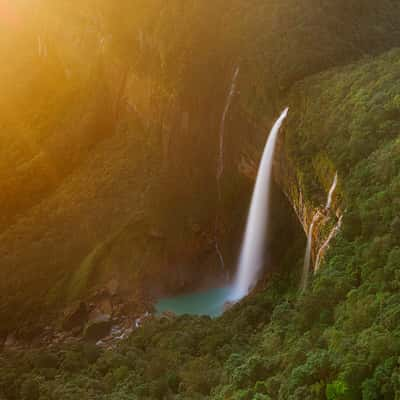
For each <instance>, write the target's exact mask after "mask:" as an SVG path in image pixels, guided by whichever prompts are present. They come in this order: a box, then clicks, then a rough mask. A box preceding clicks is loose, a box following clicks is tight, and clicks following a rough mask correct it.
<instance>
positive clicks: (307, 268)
mask: <svg viewBox="0 0 400 400" xmlns="http://www.w3.org/2000/svg"><path fill="white" fill-rule="evenodd" d="M337 183H338V174H337V173H336V174H335V177H334V178H333V183H332V186H331V187H330V189H329V193H328V198H327V200H326V205H325V212H327V211H329V210H330V208H331V206H332V199H333V194H334V192H335V190H336V186H337ZM321 217H323V215H322V214H321V212H320V211H319V210H318V211H317V212H316V213H315V214H314V217H313V219H312V221H311V225H310V228H309V230H308V235H307V248H306V254H305V256H304V266H303V275H302V278H301V290H302V291H304V290H305V289H306V288H307V285H308V276H309V274H310V267H311V250H312V244H313V233H314V226H315V224H316V223H317V222H318V220H319V219H320V218H321ZM324 218H325V219H324V222H326V220H327V219H328V216H327V214H326V215H325V217H324ZM340 226H341V220H340V221H339V223H338V225H337V226H336V227H335V228H334V229H333V230H332V232H330V234H329V237H328V239H327V241H326V242H325V243H324V244H323V245H322V247H321V248H320V249H319V252H318V254H317V258H316V260H315V270H318V268H319V264H320V259H321V255H322V254H323V252H324V251H325V250H326V248H327V247H328V245H329V242H330V241H331V239H332V238H333V236H334V235H335V234H336V232H337V231H338V230H339V229H340ZM336 228H337V229H336Z"/></svg>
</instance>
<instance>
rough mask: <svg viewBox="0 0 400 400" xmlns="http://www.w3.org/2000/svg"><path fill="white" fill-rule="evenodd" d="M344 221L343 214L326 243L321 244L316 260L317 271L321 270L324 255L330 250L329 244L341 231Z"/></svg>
mask: <svg viewBox="0 0 400 400" xmlns="http://www.w3.org/2000/svg"><path fill="white" fill-rule="evenodd" d="M342 221H343V216H341V217H340V218H339V220H338V222H337V224H336V225H335V226H334V227H333V229H332V230H331V231H330V233H329V236H328V238H327V239H326V241H325V242H324V244H323V245H322V246H321V248H320V249H319V251H318V254H317V259H316V260H315V271H318V270H319V266H320V264H321V260H322V257H323V256H324V254H325V253H326V251H327V250H328V247H329V244H330V242H331V240H332V239H333V238H334V237H335V236H336V235H337V234H338V233H339V231H340V228H341V227H342Z"/></svg>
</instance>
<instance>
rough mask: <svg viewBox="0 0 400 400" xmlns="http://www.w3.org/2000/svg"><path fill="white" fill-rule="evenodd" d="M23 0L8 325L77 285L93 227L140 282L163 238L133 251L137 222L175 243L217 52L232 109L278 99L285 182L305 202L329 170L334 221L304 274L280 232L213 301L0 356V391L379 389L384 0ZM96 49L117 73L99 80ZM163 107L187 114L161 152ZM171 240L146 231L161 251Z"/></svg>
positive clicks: (269, 114) (5, 226)
mask: <svg viewBox="0 0 400 400" xmlns="http://www.w3.org/2000/svg"><path fill="white" fill-rule="evenodd" d="M25 3H26V2H24V1H22V0H21V1H19V2H15V4H16V5H17V6H18V7H21V10H22V11H21V14H16V16H13V18H11V19H8V20H7V22H8V23H10V21H12V23H13V24H17V23H18V16H19V15H23V16H24V18H25V19H24V20H23V21H24V22H26V21H29V23H24V24H23V29H20V30H18V31H17V33H15V34H10V33H9V27H8V26H7V24H0V54H1V55H2V58H3V59H7V60H8V62H7V63H3V64H2V65H1V67H0V79H1V82H2V84H3V83H4V86H2V94H3V96H2V97H1V99H0V101H1V103H0V117H1V131H0V132H1V133H0V179H1V182H2V187H1V190H0V207H1V209H2V213H1V216H0V230H1V232H2V234H1V237H0V239H1V240H0V258H1V261H0V263H1V265H0V292H1V293H0V306H1V307H0V314H1V318H0V321H1V325H0V334H7V333H8V332H9V331H10V330H11V329H16V328H18V326H21V325H24V328H23V329H22V331H23V332H24V333H25V335H28V336H29V335H30V334H32V332H31V331H30V330H29V329H30V328H31V329H32V331H33V330H36V332H37V329H38V328H37V327H36V326H35V328H34V329H33V328H32V327H33V326H34V324H35V322H37V321H39V320H41V319H43V320H44V321H46V322H47V319H48V318H49V316H51V317H53V316H54V315H55V314H57V311H58V310H59V308H61V307H62V306H64V305H65V304H66V303H68V301H72V299H73V300H74V301H75V300H76V299H77V298H79V296H84V295H85V290H88V286H89V284H88V282H87V276H90V275H93V274H94V275H96V274H97V273H98V274H99V275H101V273H99V269H95V268H94V263H92V261H93V260H94V259H96V260H97V258H98V256H99V254H102V255H103V254H108V250H109V249H110V248H111V247H112V246H111V244H112V245H113V246H114V245H115V246H114V247H113V248H119V247H120V248H121V249H122V250H121V252H120V253H118V260H126V259H127V258H128V259H132V260H135V261H138V265H139V264H140V265H141V267H140V268H142V270H140V268H139V267H138V266H137V265H136V264H135V265H134V266H132V265H131V264H128V265H126V264H123V263H124V262H125V261H121V266H120V267H119V274H120V276H122V278H121V280H124V279H125V278H126V277H129V279H128V278H126V279H125V280H126V286H127V287H128V288H129V287H130V285H131V284H132V282H134V281H135V280H137V279H139V276H141V275H140V274H144V275H146V274H147V275H146V280H144V281H143V282H146V284H150V283H151V278H152V273H153V272H154V271H157V273H158V272H160V271H159V268H160V264H161V265H164V264H162V263H161V262H160V260H159V259H158V258H157V257H158V256H159V253H160V254H161V253H162V252H163V251H164V250H163V249H164V248H163V249H161V246H160V245H159V244H158V243H159V239H158V238H157V239H156V242H157V245H156V246H155V247H152V248H151V250H148V249H147V250H146V245H150V242H151V240H154V237H153V239H149V236H146V235H143V231H146V232H148V231H150V230H151V229H153V228H154V226H155V228H156V229H160V227H161V226H162V227H164V226H170V227H171V230H173V231H174V234H176V236H179V238H180V239H179V240H180V241H182V242H183V243H184V245H186V244H187V243H188V242H189V239H190V240H193V237H192V236H190V235H192V234H190V235H189V234H188V233H187V231H184V230H183V229H182V230H180V229H178V228H177V227H178V226H179V227H180V226H181V225H182V226H186V225H187V223H188V222H187V221H188V215H192V214H195V213H198V216H197V217H198V220H199V221H201V227H203V226H209V225H211V224H212V223H213V221H214V215H212V216H210V215H209V211H210V210H211V209H213V207H214V206H215V193H213V195H212V196H211V195H209V194H208V192H207V193H206V194H204V189H208V188H209V187H210V186H211V185H210V184H209V182H210V181H211V180H212V182H214V179H215V177H214V173H215V168H214V163H213V162H214V161H215V154H216V151H212V152H211V151H210V148H211V147H212V146H214V147H215V149H216V148H217V139H216V136H217V131H218V126H219V120H220V116H221V112H222V110H223V103H224V100H225V94H226V87H227V84H229V80H230V79H231V75H232V69H233V67H234V66H235V65H240V68H241V73H240V77H239V87H240V96H238V99H239V101H238V102H239V105H237V106H236V107H237V108H236V109H235V110H236V111H237V112H238V113H239V112H240V114H241V115H242V114H244V115H245V118H247V119H248V120H251V121H252V122H254V124H261V125H262V126H265V125H270V122H271V121H272V118H274V117H276V115H277V112H278V111H277V110H280V109H281V108H282V107H284V106H286V105H289V106H290V114H289V119H288V122H287V124H286V125H285V144H287V151H288V154H289V155H290V158H291V160H292V161H293V163H294V165H295V166H296V167H297V170H298V171H300V172H299V176H298V178H299V183H300V184H301V186H302V188H303V189H304V193H305V194H306V197H307V201H308V202H309V203H312V204H323V203H324V199H325V193H326V188H327V187H329V184H330V181H325V180H326V176H327V174H326V171H329V176H331V175H332V174H334V173H335V172H336V171H337V172H338V175H339V189H338V191H339V194H340V205H341V207H343V210H342V211H343V213H344V219H343V226H342V230H341V233H340V234H339V236H338V237H337V238H336V239H335V242H334V243H333V245H332V246H331V248H330V250H329V252H328V254H327V256H326V258H325V260H324V263H323V265H322V267H321V270H320V271H319V272H318V274H316V275H315V276H314V277H313V279H312V282H310V286H309V288H308V289H307V290H306V291H305V292H304V293H302V294H300V293H299V290H298V285H299V271H300V269H301V264H302V251H303V248H302V247H301V246H302V244H303V241H302V240H300V241H299V243H297V242H294V243H290V244H289V249H288V251H287V253H286V256H285V257H284V259H282V262H281V265H280V269H279V270H278V271H277V272H276V273H275V275H274V276H273V277H269V280H268V281H267V282H266V283H265V285H264V288H263V289H260V290H259V291H257V293H254V294H253V295H252V296H250V297H249V298H248V299H246V300H244V301H243V302H242V303H241V304H238V305H236V306H235V307H233V308H232V309H231V310H229V311H227V312H226V313H225V314H224V315H223V316H222V317H221V318H218V319H215V320H211V319H210V318H206V317H188V316H184V317H179V318H176V319H172V320H169V319H166V318H163V319H155V320H151V321H149V322H147V323H146V324H145V325H144V326H143V327H142V328H140V329H137V330H135V331H134V332H133V334H132V335H131V336H130V337H129V338H128V339H126V340H124V341H123V342H121V343H120V344H119V345H118V346H117V347H116V348H115V349H112V350H102V349H100V348H98V347H96V346H95V345H94V344H91V343H82V344H78V345H63V346H56V345H54V346H52V347H49V348H46V349H39V350H29V351H28V350H27V351H10V352H2V353H0V399H1V400H2V399H5V400H14V399H15V400H16V399H24V400H56V399H67V400H68V399H71V400H74V399H82V400H85V399H88V400H89V399H90V400H91V399H110V400H112V399H115V400H116V399H121V400H125V399H126V400H128V399H131V400H157V399H160V400H161V399H176V400H197V399H198V400H200V399H201V400H203V399H204V400H205V399H214V400H275V399H282V400H283V399H290V400H318V399H321V400H322V399H327V400H350V399H351V400H358V399H365V400H378V399H385V400H399V399H400V362H399V360H400V328H399V327H400V306H399V303H400V297H399V296H400V295H399V287H400V275H399V272H398V270H399V268H398V267H399V264H400V217H399V215H400V137H399V133H400V84H399V82H400V79H399V78H400V51H399V50H398V49H395V47H396V46H399V45H400V24H399V21H400V3H399V2H398V1H397V0H382V1H379V2H376V1H372V0H347V1H346V0H335V1H329V0H306V1H304V0H303V1H300V0H269V1H267V0H232V1H230V2H229V4H227V1H225V0H216V1H213V2H212V4H211V3H210V2H206V1H203V0H197V1H196V0H190V1H186V0H172V1H168V2H166V1H165V0H143V1H139V0H136V1H128V0H124V1H119V2H111V1H106V0H99V1H94V0H85V1H80V2H79V6H77V2H70V1H61V0H60V1H57V2H53V1H49V0H48V1H43V2H41V3H37V4H35V7H36V8H35V10H34V11H35V12H32V10H31V9H27V8H24V7H26V4H25ZM18 10H19V9H18ZM0 11H1V8H0ZM1 18H2V14H1V13H0V22H1V21H2V19H1ZM66 26H68V29H66ZM10 38H11V39H12V40H10ZM390 49H392V50H390ZM388 50H390V51H388ZM383 52H384V54H381V53H383ZM350 63H351V64H350ZM111 64H112V66H115V65H118V70H119V71H122V73H120V74H119V75H118V78H116V79H114V78H113V77H114V73H113V72H112V71H111V72H110V70H109V68H110V69H111V70H112V68H111V67H110V65H111ZM129 74H134V79H136V80H139V81H146V82H147V81H149V82H151V85H149V87H150V88H151V91H152V95H151V96H150V100H151V105H152V106H153V108H154V110H155V111H154V113H153V114H148V113H146V112H143V111H141V109H140V107H139V105H137V104H135V106H136V107H137V108H136V109H135V111H132V108H130V104H129V101H128V100H129V99H127V97H128V96H125V95H121V93H122V92H123V90H122V89H121V90H120V88H123V87H124V85H125V84H126V82H125V77H126V75H129ZM15 82H18V84H15ZM116 82H117V83H116ZM135 88H136V87H135ZM146 90H147V89H146ZM146 90H145V89H143V92H145V91H146ZM141 95H142V93H140V91H138V93H137V96H138V97H140V96H141ZM33 99H34V101H33ZM171 109H172V110H178V111H177V112H179V113H180V114H181V113H183V111H188V112H189V115H191V117H193V116H194V117H193V119H194V120H195V121H196V123H193V125H196V129H195V130H194V132H195V134H192V135H190V134H187V133H184V134H181V135H178V134H177V133H176V132H177V131H178V129H177V128H176V125H173V124H172V126H173V128H171V131H172V134H171V136H172V139H171V140H172V141H174V140H175V142H173V143H174V144H175V145H176V147H175V150H176V151H175V153H176V154H175V155H174V156H173V157H175V158H174V159H172V160H170V161H171V162H170V166H169V169H166V168H164V163H163V154H162V153H163V149H162V139H163V137H164V136H163V133H164V132H165V131H164V126H165V125H167V124H166V120H167V116H166V115H167V114H168V112H169V111H166V110H171ZM150 118H151V121H150V123H149V125H147V124H146V121H147V120H148V119H150ZM203 121H207V122H203ZM174 133H175V136H174ZM235 135H236V136H237V137H235V140H237V143H239V144H240V143H242V142H243V141H244V140H247V132H235ZM251 135H252V134H251V133H249V136H251ZM239 136H240V137H239ZM193 138H195V140H194V139H193ZM248 139H249V140H253V141H254V142H255V143H262V142H263V141H264V140H265V137H264V136H263V137H257V138H254V137H252V138H248ZM236 145H237V146H239V145H238V144H236ZM239 147H240V146H239ZM234 161H235V160H231V162H232V165H234ZM235 168H236V165H235ZM230 173H231V174H232V176H230V175H229V174H230ZM227 174H228V176H230V178H231V181H229V182H227V187H228V188H229V189H230V190H231V199H230V201H231V203H230V204H235V203H239V204H235V207H239V206H242V205H243V207H245V200H244V199H246V198H247V197H246V196H243V193H242V194H240V189H242V187H241V186H239V185H237V187H236V190H235V189H232V187H233V186H234V185H235V184H236V183H237V182H239V180H238V178H237V177H236V175H235V174H234V173H233V172H229V171H228V172H227ZM194 177H195V179H194ZM235 179H236V180H235ZM121 182H122V183H121ZM213 184H214V183H213ZM164 188H169V189H168V190H167V191H166V192H165V193H166V194H165V196H166V199H167V200H165V199H164V198H163V197H162V196H161V195H160V193H164V192H163V189H164ZM323 189H325V190H323ZM212 190H215V189H210V191H212ZM80 193H85V195H84V197H80ZM126 193H129V195H128V196H127V195H126ZM193 193H194V194H193ZM200 193H201V194H200ZM154 194H156V195H157V196H154ZM203 196H204V197H203ZM241 196H243V197H241ZM151 197H156V199H157V202H155V203H154V202H150V200H149V199H150V198H151ZM121 199H122V200H121ZM199 199H200V200H201V204H202V206H201V207H202V208H201V209H200V210H199V209H198V208H197V207H195V204H196V201H199ZM152 201H153V200H152ZM335 201H338V200H335ZM227 204H228V203H227ZM111 205H115V208H113V207H112V206H111ZM171 207H172V209H173V212H171ZM143 212H144V214H146V218H147V219H144V220H143V218H142V216H141V215H142V214H143ZM228 212H229V210H228ZM235 212H236V211H235ZM232 215H234V216H236V215H237V214H234V213H232ZM232 215H231V216H232ZM154 221H156V223H155V222H154ZM160 221H162V223H161V222H160ZM142 225H143V226H145V228H142ZM142 229H143V230H142ZM185 240H186V241H185ZM132 243H134V244H132ZM184 245H181V246H178V245H177V244H176V242H173V243H172V244H171V243H170V242H168V243H167V244H166V245H165V246H166V247H168V246H172V247H173V248H174V252H175V253H177V254H180V251H181V250H182V248H183V247H184ZM157 246H158V247H157ZM175 247H176V248H175ZM127 249H128V250H127ZM148 253H150V255H149V254H148ZM144 254H145V255H146V257H150V258H146V259H145V261H146V263H139V261H140V260H141V259H142V258H143V257H144ZM160 258H161V256H160ZM174 261H175V260H174ZM178 261H181V260H179V259H177V262H178ZM152 263H153V264H155V265H157V267H154V269H152V268H150V267H149V266H150V265H153V264H152ZM105 265H106V266H107V268H109V269H110V265H111V266H114V265H115V263H114V262H113V260H111V261H110V260H107V263H106V264H105ZM173 267H174V265H173V264H172V265H168V268H173ZM157 268H158V269H157ZM93 271H95V273H93ZM164 274H165V275H163V277H162V278H159V279H160V280H161V281H162V280H163V279H164V278H165V279H166V278H167V277H168V275H169V274H170V273H169V271H164ZM140 282H141V284H143V282H142V281H140ZM146 289H147V287H141V290H143V291H146ZM41 322H42V321H41ZM39 332H40V331H39Z"/></svg>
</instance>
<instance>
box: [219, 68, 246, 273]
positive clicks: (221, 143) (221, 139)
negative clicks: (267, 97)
mask: <svg viewBox="0 0 400 400" xmlns="http://www.w3.org/2000/svg"><path fill="white" fill-rule="evenodd" d="M239 71H240V69H239V67H236V69H235V72H234V74H233V78H232V82H231V87H230V89H229V93H228V97H227V99H226V103H225V108H224V111H223V113H222V117H221V125H220V128H219V153H218V166H217V176H216V178H217V190H218V202H219V206H221V201H222V193H221V178H222V174H223V173H224V139H225V121H226V117H227V115H228V112H229V110H230V108H231V104H232V100H233V96H234V95H235V92H236V82H237V78H238V75H239ZM217 230H218V212H217V216H216V219H215V232H214V236H215V238H214V239H215V251H216V252H217V255H218V259H219V261H220V263H221V268H222V269H223V270H224V269H225V261H224V256H223V255H222V251H221V248H220V246H219V243H218V234H217Z"/></svg>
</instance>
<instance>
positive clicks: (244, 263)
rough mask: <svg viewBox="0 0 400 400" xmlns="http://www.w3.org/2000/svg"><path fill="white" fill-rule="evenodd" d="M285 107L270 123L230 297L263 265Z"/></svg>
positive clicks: (241, 292)
mask: <svg viewBox="0 0 400 400" xmlns="http://www.w3.org/2000/svg"><path fill="white" fill-rule="evenodd" d="M288 111H289V109H288V108H286V109H285V110H284V111H283V112H282V114H281V115H280V117H279V118H278V120H277V121H276V122H275V124H274V126H273V127H272V130H271V133H270V135H269V137H268V141H267V144H266V146H265V150H264V154H263V156H262V159H261V164H260V168H259V171H258V175H257V180H256V184H255V187H254V192H253V197H252V199H251V205H250V211H249V215H248V218H247V225H246V231H245V235H244V240H243V245H242V250H241V254H240V259H239V268H238V272H237V276H236V282H235V285H234V288H233V293H232V296H231V300H232V301H237V300H240V299H241V298H243V297H244V296H246V295H247V294H248V293H249V291H250V290H251V289H252V288H253V287H254V285H255V284H256V283H257V279H258V277H259V274H260V272H261V268H262V267H263V263H264V249H265V237H266V233H267V227H268V217H269V212H270V210H269V201H270V192H271V183H272V167H273V161H274V152H275V146H276V142H277V138H278V133H279V130H280V128H281V126H282V124H283V122H284V120H285V119H286V116H287V114H288Z"/></svg>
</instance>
